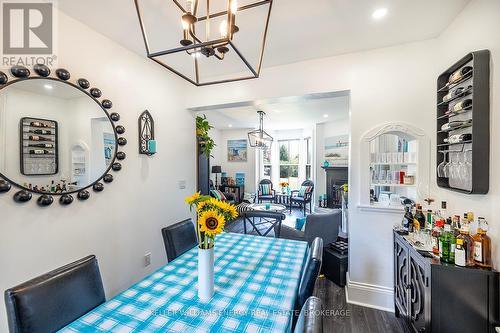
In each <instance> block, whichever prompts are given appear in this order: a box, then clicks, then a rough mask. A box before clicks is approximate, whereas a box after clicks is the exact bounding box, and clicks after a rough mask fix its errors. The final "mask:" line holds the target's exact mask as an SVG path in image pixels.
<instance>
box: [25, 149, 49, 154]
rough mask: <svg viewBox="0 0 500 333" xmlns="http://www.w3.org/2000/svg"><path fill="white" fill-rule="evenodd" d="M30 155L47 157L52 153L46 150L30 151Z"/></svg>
mask: <svg viewBox="0 0 500 333" xmlns="http://www.w3.org/2000/svg"><path fill="white" fill-rule="evenodd" d="M29 152H30V154H33V155H47V154H50V152H49V151H48V150H45V149H30V151H29Z"/></svg>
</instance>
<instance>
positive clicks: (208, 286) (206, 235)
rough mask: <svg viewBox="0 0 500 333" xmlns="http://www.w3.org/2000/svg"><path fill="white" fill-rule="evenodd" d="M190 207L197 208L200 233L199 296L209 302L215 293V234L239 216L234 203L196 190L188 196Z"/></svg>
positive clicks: (187, 200)
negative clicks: (227, 222)
mask: <svg viewBox="0 0 500 333" xmlns="http://www.w3.org/2000/svg"><path fill="white" fill-rule="evenodd" d="M186 203H187V204H188V205H189V207H190V209H191V210H192V209H193V208H195V209H196V215H197V223H196V230H197V234H198V297H199V298H200V300H202V301H204V302H207V301H209V300H210V299H211V298H212V296H213V294H214V246H215V236H217V235H218V234H220V233H221V232H223V231H224V226H225V224H226V221H231V220H233V219H235V218H237V217H238V211H237V210H236V207H235V206H234V205H231V204H229V203H227V202H223V201H220V200H217V199H215V198H212V197H210V196H208V195H201V194H200V192H196V193H195V194H193V195H192V196H190V197H187V198H186Z"/></svg>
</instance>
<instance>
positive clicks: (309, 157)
mask: <svg viewBox="0 0 500 333" xmlns="http://www.w3.org/2000/svg"><path fill="white" fill-rule="evenodd" d="M305 142H306V156H307V157H306V179H307V180H311V178H312V174H311V167H312V166H311V165H312V140H311V138H305Z"/></svg>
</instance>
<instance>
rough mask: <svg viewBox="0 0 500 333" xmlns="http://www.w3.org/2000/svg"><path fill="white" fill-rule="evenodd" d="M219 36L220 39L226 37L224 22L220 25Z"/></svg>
mask: <svg viewBox="0 0 500 333" xmlns="http://www.w3.org/2000/svg"><path fill="white" fill-rule="evenodd" d="M219 29H220V36H221V37H222V38H226V37H227V21H226V20H224V21H222V22H221V23H220V28H219Z"/></svg>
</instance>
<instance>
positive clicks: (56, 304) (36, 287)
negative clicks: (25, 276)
mask: <svg viewBox="0 0 500 333" xmlns="http://www.w3.org/2000/svg"><path fill="white" fill-rule="evenodd" d="M104 301H105V296H104V289H103V286H102V279H101V274H100V272H99V265H98V264H97V259H96V257H95V256H94V255H90V256H88V257H85V258H83V259H80V260H78V261H75V262H73V263H71V264H68V265H66V266H63V267H60V268H58V269H55V270H53V271H51V272H49V273H46V274H44V275H41V276H39V277H36V278H34V279H32V280H30V281H27V282H25V283H23V284H20V285H18V286H16V287H13V288H10V289H8V290H6V291H5V306H6V309H7V321H8V323H9V331H10V332H11V333H46V332H55V331H58V330H60V329H61V328H63V327H65V326H66V325H68V324H69V323H71V322H73V321H75V320H76V319H78V318H79V317H81V316H83V315H84V314H86V313H87V312H89V311H90V310H92V309H94V308H95V307H97V306H98V305H100V304H102V303H104Z"/></svg>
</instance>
